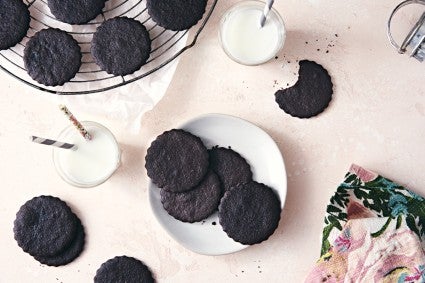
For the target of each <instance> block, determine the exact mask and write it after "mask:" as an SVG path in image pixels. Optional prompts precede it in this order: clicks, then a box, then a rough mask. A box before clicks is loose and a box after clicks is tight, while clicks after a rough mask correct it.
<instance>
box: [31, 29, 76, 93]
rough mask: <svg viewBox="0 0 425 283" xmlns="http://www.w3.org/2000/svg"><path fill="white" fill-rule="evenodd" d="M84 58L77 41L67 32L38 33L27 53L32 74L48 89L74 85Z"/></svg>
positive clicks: (47, 30)
mask: <svg viewBox="0 0 425 283" xmlns="http://www.w3.org/2000/svg"><path fill="white" fill-rule="evenodd" d="M81 57H82V55H81V50H80V46H79V45H78V43H77V41H76V40H75V39H74V38H73V37H72V36H71V35H69V34H68V33H66V32H65V31H62V30H60V29H55V28H48V29H43V30H41V31H39V32H37V33H36V34H35V35H34V36H33V37H31V39H30V40H29V41H28V42H27V44H26V46H25V50H24V63H25V68H26V69H27V72H28V74H29V75H30V76H31V77H32V78H33V79H34V80H36V81H37V82H39V83H41V84H44V85H46V86H57V85H63V84H64V83H66V82H68V81H70V80H71V79H72V78H73V77H74V76H75V75H76V74H77V72H78V70H79V69H80V66H81Z"/></svg>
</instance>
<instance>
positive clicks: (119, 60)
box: [91, 17, 151, 76]
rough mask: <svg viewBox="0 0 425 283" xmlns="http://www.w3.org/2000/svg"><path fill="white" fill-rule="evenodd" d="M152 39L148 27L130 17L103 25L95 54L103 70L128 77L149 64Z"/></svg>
mask: <svg viewBox="0 0 425 283" xmlns="http://www.w3.org/2000/svg"><path fill="white" fill-rule="evenodd" d="M150 52H151V39H150V37H149V32H148V31H147V30H146V27H145V26H144V25H143V24H142V23H141V22H139V21H137V20H134V19H130V18H127V17H116V18H112V19H109V20H107V21H105V22H104V23H102V24H101V25H100V26H99V27H98V28H97V30H96V32H95V34H94V35H93V40H92V46H91V53H92V55H93V57H94V59H95V61H96V63H97V64H98V65H99V66H100V68H101V69H102V70H104V71H106V72H107V73H109V74H114V75H117V76H124V75H128V74H131V73H134V72H135V71H137V70H139V69H140V68H141V67H142V66H143V65H144V64H146V61H147V60H148V58H149V56H150Z"/></svg>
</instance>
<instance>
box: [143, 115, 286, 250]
mask: <svg viewBox="0 0 425 283" xmlns="http://www.w3.org/2000/svg"><path fill="white" fill-rule="evenodd" d="M180 128H181V129H184V130H187V131H189V132H191V133H193V134H194V135H197V136H198V137H200V138H201V139H202V141H203V142H204V144H205V146H206V147H207V148H211V147H213V146H215V145H219V146H223V147H228V146H231V147H232V149H234V150H235V151H237V152H239V153H240V154H241V155H242V156H243V157H244V158H245V159H246V160H247V161H248V163H249V164H250V165H251V170H252V173H253V178H254V180H255V181H257V182H261V183H264V184H266V185H268V186H270V187H271V188H273V189H274V190H275V192H276V193H277V194H278V195H279V198H280V201H281V205H282V208H283V206H284V204H285V198H286V171H285V164H284V161H283V158H282V155H281V153H280V151H279V148H278V147H277V145H276V143H275V142H274V141H273V139H272V138H271V137H270V136H269V135H268V134H267V133H266V132H264V131H263V130H262V129H260V128H258V127H257V126H255V125H254V124H251V123H250V122H248V121H245V120H243V119H240V118H236V117H233V116H228V115H222V114H208V115H204V116H200V117H197V118H195V119H192V120H190V121H188V122H186V123H184V124H183V125H182V126H181V127H180ZM159 191H160V190H159V189H158V187H157V186H156V185H155V184H153V183H152V182H151V181H149V201H150V204H151V208H152V210H153V213H154V215H155V217H156V218H157V220H158V221H159V223H160V224H161V225H162V226H163V227H164V229H165V230H166V231H167V232H168V233H169V234H170V235H171V236H172V237H173V238H174V239H175V240H176V241H177V242H179V243H180V244H181V245H183V246H184V247H185V248H187V249H189V250H192V251H194V252H196V253H199V254H205V255H221V254H228V253H233V252H237V251H240V250H242V249H244V248H246V247H247V246H245V245H242V244H240V243H237V242H235V241H233V240H232V239H231V238H229V237H228V236H227V234H226V233H225V232H224V231H223V230H222V228H221V226H220V224H219V222H218V213H214V214H213V215H211V216H210V217H209V218H207V219H205V220H204V221H201V222H197V223H193V224H189V223H183V222H181V221H178V220H176V219H174V218H173V217H172V216H170V215H168V213H167V212H166V211H165V210H164V208H163V207H162V204H161V198H160V194H159ZM214 224H215V225H214Z"/></svg>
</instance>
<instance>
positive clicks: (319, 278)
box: [305, 165, 425, 283]
mask: <svg viewBox="0 0 425 283" xmlns="http://www.w3.org/2000/svg"><path fill="white" fill-rule="evenodd" d="M424 247H425V199H424V198H422V197H421V196H419V195H417V194H415V193H413V192H411V191H409V190H407V189H406V188H404V187H402V186H400V185H397V184H396V183H394V182H392V181H390V180H388V179H386V178H384V177H382V176H379V175H378V174H375V173H373V172H371V171H368V170H365V169H363V168H361V167H359V166H357V165H352V167H351V168H350V171H349V172H348V173H347V174H346V176H345V180H344V182H343V183H342V184H341V185H340V186H339V187H338V189H337V191H336V192H335V194H334V196H332V198H331V200H330V203H329V205H328V207H327V210H326V217H325V227H324V229H323V239H322V250H321V258H320V259H319V261H318V262H317V264H316V266H315V267H314V268H313V270H312V271H311V272H310V274H309V275H308V277H307V279H306V280H305V282H308V283H310V282H328V283H339V282H365V283H366V282H388V283H389V282H397V283H401V282H425V253H424Z"/></svg>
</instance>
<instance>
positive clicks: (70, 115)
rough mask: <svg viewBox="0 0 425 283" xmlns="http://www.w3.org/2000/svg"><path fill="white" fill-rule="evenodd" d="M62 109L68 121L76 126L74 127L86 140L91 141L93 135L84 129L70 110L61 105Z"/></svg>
mask: <svg viewBox="0 0 425 283" xmlns="http://www.w3.org/2000/svg"><path fill="white" fill-rule="evenodd" d="M59 107H60V109H61V110H62V111H63V113H65V115H66V116H67V117H68V119H69V120H70V121H71V122H72V123H73V124H74V126H75V127H76V128H77V130H78V131H79V132H80V134H81V135H82V136H83V137H84V138H85V139H86V140H88V141H89V140H91V135H90V134H89V132H87V130H86V129H84V127H83V125H81V123H80V122H78V120H77V118H75V116H74V115H73V114H72V113H71V111H69V109H68V108H67V107H66V106H65V105H60V106H59Z"/></svg>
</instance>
